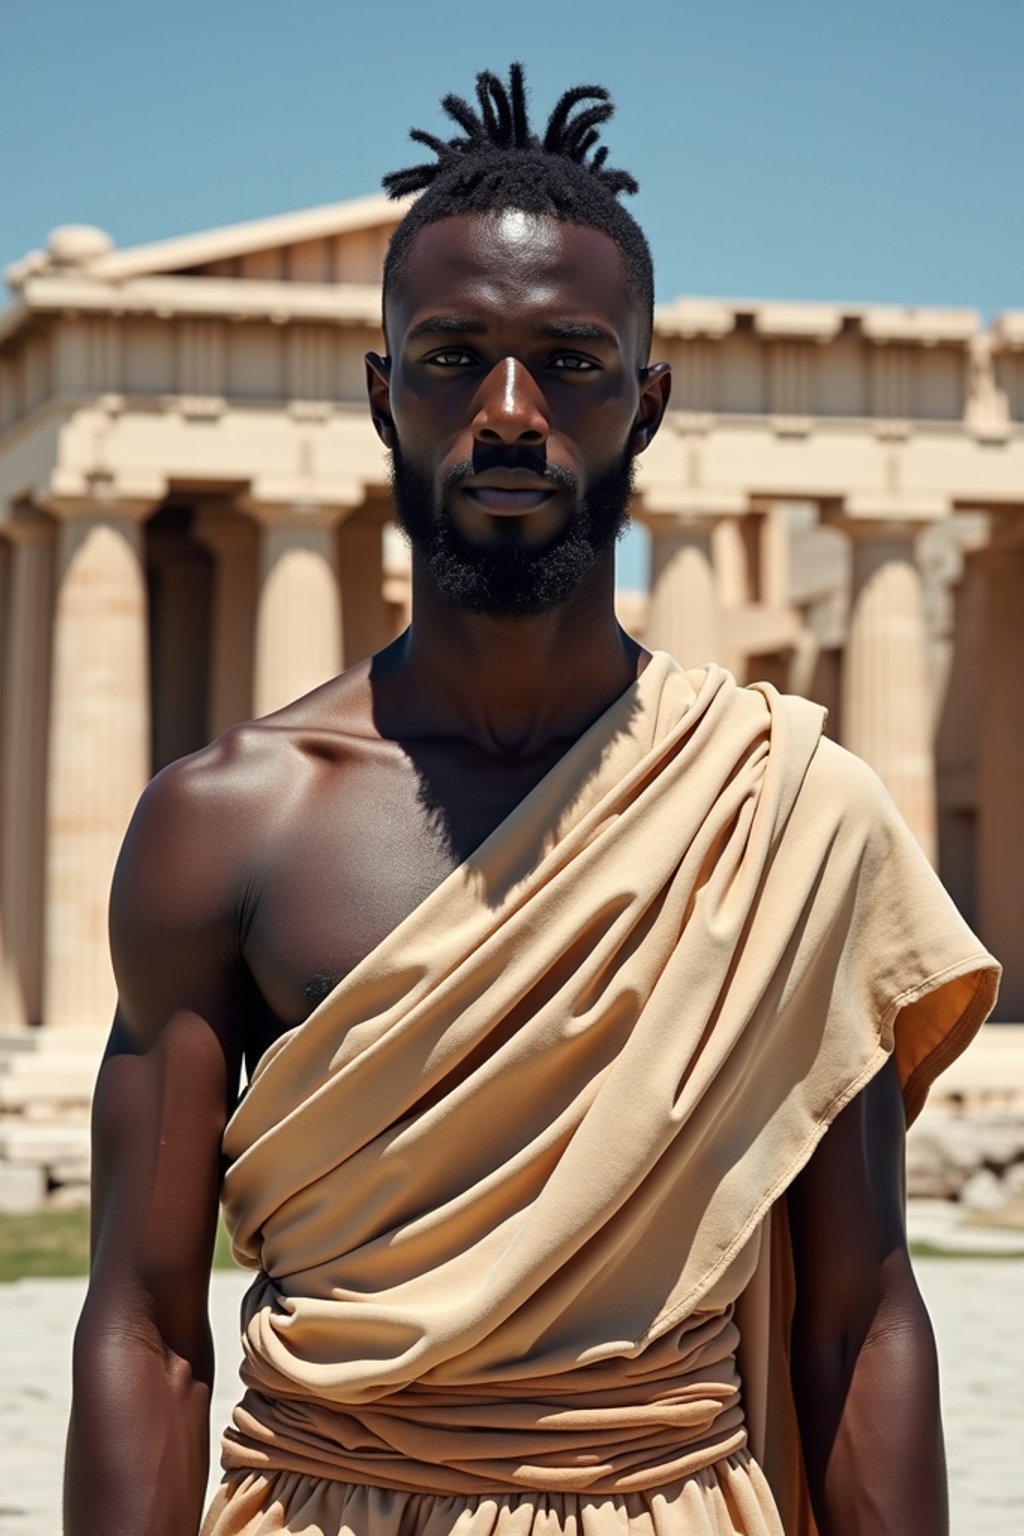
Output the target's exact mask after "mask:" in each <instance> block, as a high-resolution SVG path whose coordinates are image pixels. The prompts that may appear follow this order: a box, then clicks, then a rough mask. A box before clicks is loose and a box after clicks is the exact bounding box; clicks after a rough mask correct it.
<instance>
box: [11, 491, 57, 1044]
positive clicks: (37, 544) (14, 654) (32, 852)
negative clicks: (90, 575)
mask: <svg viewBox="0 0 1024 1536" xmlns="http://www.w3.org/2000/svg"><path fill="white" fill-rule="evenodd" d="M4 533H5V535H6V538H7V542H8V547H9V557H8V558H9V571H8V583H7V594H8V602H7V609H8V612H7V625H6V631H7V644H6V648H5V655H4V659H3V660H4V671H5V677H4V685H3V689H2V693H3V703H4V709H3V720H2V722H0V757H2V762H0V935H2V940H0V942H2V947H3V955H2V959H0V1023H2V1025H3V1027H4V1028H5V1029H6V1030H13V1031H17V1030H21V1029H25V1028H27V1027H28V1026H29V1025H33V1024H39V1023H40V1022H41V1020H42V993H43V857H44V843H45V811H46V796H45V785H46V734H47V716H48V711H49V698H50V624H51V616H52V605H53V547H54V534H55V528H54V525H53V523H52V522H51V521H50V519H49V518H47V517H43V516H41V515H38V514H35V515H32V514H26V515H24V516H21V515H19V516H16V517H14V518H12V519H11V521H10V522H8V523H6V524H5V526H4Z"/></svg>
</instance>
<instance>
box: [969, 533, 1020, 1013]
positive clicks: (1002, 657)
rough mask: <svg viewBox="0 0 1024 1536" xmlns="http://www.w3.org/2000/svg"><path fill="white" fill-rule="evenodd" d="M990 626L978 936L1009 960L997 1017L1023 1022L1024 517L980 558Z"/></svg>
mask: <svg viewBox="0 0 1024 1536" xmlns="http://www.w3.org/2000/svg"><path fill="white" fill-rule="evenodd" d="M976 558H979V559H980V561H981V567H982V570H983V572H984V584H985V620H984V642H983V658H984V659H983V664H982V667H981V676H980V678H979V679H978V683H979V686H980V689H981V705H982V707H981V732H980V736H981V740H980V743H979V749H980V750H979V763H978V844H977V849H978V865H977V878H978V884H977V913H978V930H979V932H980V934H981V937H982V938H983V939H984V941H985V943H986V944H987V945H988V947H989V948H990V949H991V950H992V952H993V954H995V955H996V956H997V957H998V958H999V959H1000V960H1001V961H1002V962H1003V983H1002V988H1001V991H1000V997H999V1012H998V1015H997V1017H999V1018H1002V1019H1012V1020H1016V1021H1018V1022H1019V1021H1020V1020H1022V1019H1024V944H1022V943H1021V921H1022V914H1024V511H1022V512H1020V513H1018V514H1016V515H1015V516H1014V517H1010V516H1008V515H1007V516H1004V517H1002V518H999V519H996V520H995V521H994V527H993V533H992V541H991V543H990V545H989V547H988V548H987V549H986V550H984V551H983V552H982V554H981V555H980V556H979V557H976Z"/></svg>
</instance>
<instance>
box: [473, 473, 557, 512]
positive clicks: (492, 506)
mask: <svg viewBox="0 0 1024 1536" xmlns="http://www.w3.org/2000/svg"><path fill="white" fill-rule="evenodd" d="M460 489H461V491H462V493H463V495H465V496H468V497H469V499H470V501H472V502H474V503H475V505H476V506H478V507H480V509H481V510H482V511H484V512H498V513H502V512H505V513H509V512H511V513H518V514H520V515H521V514H523V513H525V512H532V511H534V510H535V508H537V507H541V506H543V505H544V503H545V502H546V501H550V500H551V498H552V496H554V495H555V494H556V489H557V488H556V487H555V486H554V485H552V483H551V481H550V480H545V479H543V478H542V477H541V476H539V475H532V474H528V473H526V472H524V471H516V470H501V471H496V472H494V473H493V474H489V475H480V476H478V477H476V478H474V479H473V480H466V481H464V482H463V484H462V485H461V487H460Z"/></svg>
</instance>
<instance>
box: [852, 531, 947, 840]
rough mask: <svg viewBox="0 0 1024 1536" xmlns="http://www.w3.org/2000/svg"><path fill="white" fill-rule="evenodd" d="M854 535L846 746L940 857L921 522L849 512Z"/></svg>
mask: <svg viewBox="0 0 1024 1536" xmlns="http://www.w3.org/2000/svg"><path fill="white" fill-rule="evenodd" d="M841 526H843V527H845V529H846V531H847V532H848V533H849V534H850V535H851V537H852V541H853V574H852V583H851V592H850V620H849V628H848V633H847V639H846V650H845V653H844V656H843V670H842V686H841V703H840V719H841V722H842V735H843V745H844V746H847V747H849V748H850V750H851V751H853V752H856V753H857V755H858V757H862V758H863V759H864V760H865V762H867V763H870V764H871V766H872V768H874V769H875V771H876V772H877V773H878V774H879V776H880V777H881V779H882V781H883V782H884V784H885V785H886V788H887V789H888V790H889V793H890V794H891V795H892V797H893V800H894V801H895V802H896V805H897V807H898V809H899V810H900V812H901V813H902V815H903V817H904V819H905V820H906V822H907V824H908V826H909V827H910V829H911V831H912V832H913V834H914V836H915V837H916V838H917V840H918V842H919V843H920V844H921V847H922V848H923V849H924V851H925V853H926V854H927V855H928V857H929V858H930V859H931V860H932V862H933V863H934V862H935V859H936V810H935V749H934V744H933V740H932V720H931V709H930V702H929V689H928V665H927V635H926V630H925V618H924V601H923V594H922V589H921V575H920V571H919V569H918V566H917V561H916V558H915V554H914V541H915V538H916V535H917V533H918V532H919V531H920V528H919V525H918V524H917V523H914V522H910V521H899V522H894V521H884V522H883V521H880V520H875V519H868V518H865V519H863V520H861V519H853V518H846V519H842V520H841Z"/></svg>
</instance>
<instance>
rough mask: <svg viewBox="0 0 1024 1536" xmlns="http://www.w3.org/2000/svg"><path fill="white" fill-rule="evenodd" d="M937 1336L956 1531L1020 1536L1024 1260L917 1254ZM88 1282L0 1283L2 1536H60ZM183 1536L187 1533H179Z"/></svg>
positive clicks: (223, 1287)
mask: <svg viewBox="0 0 1024 1536" xmlns="http://www.w3.org/2000/svg"><path fill="white" fill-rule="evenodd" d="M917 1268H918V1275H919V1278H920V1282H921V1289H922V1291H923V1292H924V1296H925V1300H926V1301H927V1303H928V1306H929V1308H930V1310H931V1313H932V1317H933V1319H934V1322H935V1328H936V1333H937V1335H938V1340H939V1353H940V1356H941V1360H942V1373H943V1394H944V1399H945V1415H946V1441H947V1447H948V1455H949V1470H950V1482H951V1488H952V1503H953V1521H952V1536H1021V1533H1022V1532H1024V1455H1022V1454H1021V1445H1022V1441H1021V1430H1022V1426H1024V1307H1022V1305H1021V1299H1022V1296H1024V1259H1014V1258H982V1257H979V1258H968V1259H921V1260H919V1261H918V1266H917ZM246 1283H247V1277H246V1276H244V1275H240V1274H234V1273H218V1274H216V1275H215V1276H214V1280H213V1287H212V1297H211V1313H212V1317H213V1326H214V1334H215V1337H216V1340H217V1354H218V1359H219V1360H220V1361H221V1368H220V1376H219V1385H218V1389H217V1393H216V1397H215V1401H214V1411H213V1420H214V1424H215V1425H216V1426H217V1427H218V1428H219V1426H220V1425H222V1424H223V1423H224V1421H225V1420H226V1418H227V1416H228V1414H229V1412H230V1408H231V1403H232V1401H233V1399H234V1393H235V1376H234V1370H233V1368H232V1365H231V1361H232V1360H233V1359H234V1358H236V1357H237V1342H236V1341H237V1314H238V1301H239V1298H240V1296H241V1292H242V1290H243V1289H244V1286H245V1284H246ZM83 1291H84V1282H83V1281H81V1280H21V1281H18V1282H17V1283H16V1284H14V1285H7V1286H0V1361H2V1378H0V1379H2V1381H3V1390H2V1397H0V1536H58V1533H59V1531H60V1515H59V1510H60V1477H61V1459H62V1449H63V1440H64V1430H65V1425H66V1420H67V1410H68V1395H69V1351H70V1342H71V1335H72V1332H73V1330H74V1325H75V1319H76V1317H77V1315H78V1310H79V1307H80V1306H81V1301H82V1295H83ZM183 1536H184V1533H183Z"/></svg>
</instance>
